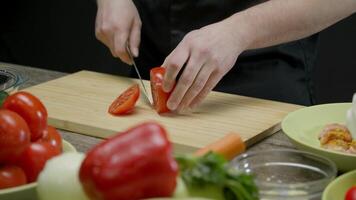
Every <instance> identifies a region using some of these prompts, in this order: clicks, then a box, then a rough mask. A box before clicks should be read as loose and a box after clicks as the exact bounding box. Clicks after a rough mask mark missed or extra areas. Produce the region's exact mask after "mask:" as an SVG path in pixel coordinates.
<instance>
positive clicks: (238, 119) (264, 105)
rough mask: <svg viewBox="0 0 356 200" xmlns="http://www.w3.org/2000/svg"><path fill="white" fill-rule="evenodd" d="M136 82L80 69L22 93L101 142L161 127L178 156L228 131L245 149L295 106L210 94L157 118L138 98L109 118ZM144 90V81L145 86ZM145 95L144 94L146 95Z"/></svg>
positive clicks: (58, 123)
mask: <svg viewBox="0 0 356 200" xmlns="http://www.w3.org/2000/svg"><path fill="white" fill-rule="evenodd" d="M135 82H138V81H137V80H133V79H129V78H124V77H119V76H112V75H106V74H100V73H95V72H89V71H81V72H78V73H75V74H71V75H68V76H65V77H62V78H59V79H55V80H52V81H49V82H46V83H42V84H40V85H37V86H34V87H30V88H27V89H26V90H27V91H29V92H31V93H33V94H34V95H36V96H38V97H39V98H40V99H41V100H42V101H43V102H44V104H45V106H46V107H47V109H48V112H49V123H50V124H51V125H53V126H55V127H57V128H60V129H64V130H69V131H73V132H78V133H81V134H86V135H91V136H95V137H99V138H107V137H109V136H111V135H112V134H114V133H117V132H121V131H124V130H125V129H127V128H129V127H131V126H133V125H136V124H138V123H141V122H144V121H157V122H159V123H161V124H163V125H164V126H165V127H166V129H167V131H168V132H169V134H170V139H171V140H172V141H173V143H174V147H175V151H176V152H178V153H190V152H193V151H195V150H196V149H198V148H201V147H203V146H206V145H207V144H209V143H212V142H213V141H216V140H218V139H219V138H221V137H223V136H224V135H225V134H227V133H229V132H237V133H239V134H240V135H241V136H242V138H243V139H244V141H246V142H247V144H248V145H251V144H253V143H255V142H257V141H259V140H261V139H263V138H265V137H266V136H268V135H271V134H273V133H274V132H276V131H278V130H279V122H280V121H281V120H282V119H283V117H284V116H285V115H286V114H288V113H289V112H291V111H294V110H296V109H299V108H301V106H298V105H292V104H286V103H280V102H274V101H268V100H261V99H256V98H250V97H243V96H238V95H231V94H225V93H219V92H212V93H211V94H210V95H209V96H208V98H207V99H206V101H205V102H204V103H203V104H202V105H201V107H199V108H198V109H197V110H196V111H194V112H193V113H189V114H183V115H164V116H160V115H158V114H157V113H156V112H155V111H154V110H152V109H151V108H150V106H149V105H148V104H147V103H146V101H145V99H144V97H143V96H142V95H141V98H140V100H139V101H138V103H137V105H136V109H135V112H134V113H133V114H131V115H127V116H121V117H114V116H112V115H110V114H108V113H107V109H108V106H109V105H110V104H111V102H112V101H113V100H114V99H115V98H116V97H117V96H118V95H119V94H120V93H121V92H122V91H124V90H125V89H126V88H127V87H129V86H130V85H132V84H133V83H135ZM145 84H146V86H147V88H148V89H149V82H145ZM149 92H150V91H149Z"/></svg>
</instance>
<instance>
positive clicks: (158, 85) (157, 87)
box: [150, 67, 171, 113]
mask: <svg viewBox="0 0 356 200" xmlns="http://www.w3.org/2000/svg"><path fill="white" fill-rule="evenodd" d="M165 71H166V69H165V68H163V67H155V68H152V69H151V71H150V80H151V92H152V98H153V107H154V108H155V109H156V111H157V113H167V112H170V110H169V109H168V107H167V101H168V98H169V96H170V95H171V92H168V93H167V92H165V91H164V90H163V86H162V84H163V77H164V73H165Z"/></svg>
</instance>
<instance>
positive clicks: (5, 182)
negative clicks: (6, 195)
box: [0, 165, 27, 189]
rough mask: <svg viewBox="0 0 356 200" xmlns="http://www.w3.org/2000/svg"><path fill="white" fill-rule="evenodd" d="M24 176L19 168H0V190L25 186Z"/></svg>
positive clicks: (9, 166)
mask: <svg viewBox="0 0 356 200" xmlns="http://www.w3.org/2000/svg"><path fill="white" fill-rule="evenodd" d="M26 182H27V181H26V175H25V173H24V172H23V170H22V169H21V168H20V167H17V166H15V165H5V166H2V167H0V189H4V188H10V187H15V186H19V185H24V184H26Z"/></svg>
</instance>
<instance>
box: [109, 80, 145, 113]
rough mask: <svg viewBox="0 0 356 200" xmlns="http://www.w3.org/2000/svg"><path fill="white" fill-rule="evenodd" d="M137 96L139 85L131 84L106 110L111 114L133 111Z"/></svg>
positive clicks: (138, 95)
mask: <svg viewBox="0 0 356 200" xmlns="http://www.w3.org/2000/svg"><path fill="white" fill-rule="evenodd" d="M139 97H140V87H139V86H138V84H135V85H132V86H131V87H129V88H128V89H127V90H125V91H124V92H123V93H122V94H121V95H120V96H119V97H117V98H116V99H115V101H114V102H112V104H111V105H110V107H109V111H108V112H109V113H110V114H112V115H124V114H128V113H130V112H132V111H133V109H134V107H135V104H136V102H137V99H138V98H139Z"/></svg>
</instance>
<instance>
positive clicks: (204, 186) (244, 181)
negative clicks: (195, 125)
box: [176, 152, 258, 200]
mask: <svg viewBox="0 0 356 200" xmlns="http://www.w3.org/2000/svg"><path fill="white" fill-rule="evenodd" d="M176 160H177V162H178V164H179V169H180V176H181V178H182V179H183V181H184V183H185V185H186V186H187V189H188V192H189V195H191V196H196V197H207V198H213V199H221V200H257V199H258V190H257V187H256V185H255V183H254V180H253V176H251V175H248V174H246V173H242V172H240V171H237V170H235V169H232V168H228V167H227V164H228V162H227V161H226V160H225V159H224V158H223V157H222V156H220V155H218V154H216V153H212V152H210V153H207V154H206V155H204V156H202V157H193V156H189V155H187V156H177V157H176Z"/></svg>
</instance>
